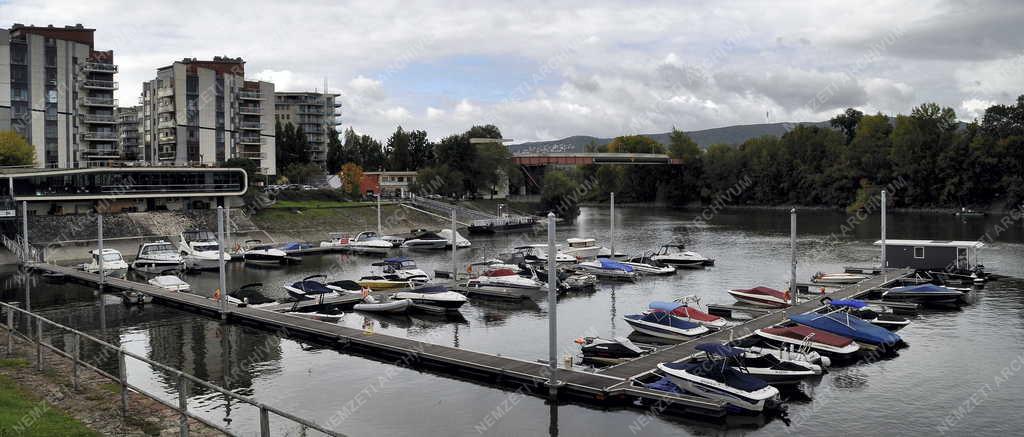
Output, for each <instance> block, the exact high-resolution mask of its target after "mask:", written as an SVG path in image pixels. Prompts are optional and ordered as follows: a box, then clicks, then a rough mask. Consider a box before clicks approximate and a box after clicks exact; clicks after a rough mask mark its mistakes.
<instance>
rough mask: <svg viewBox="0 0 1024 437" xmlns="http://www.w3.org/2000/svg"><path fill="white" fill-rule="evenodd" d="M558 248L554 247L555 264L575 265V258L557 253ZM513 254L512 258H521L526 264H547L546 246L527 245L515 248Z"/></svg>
mask: <svg viewBox="0 0 1024 437" xmlns="http://www.w3.org/2000/svg"><path fill="white" fill-rule="evenodd" d="M559 247H560V246H555V262H556V263H567V264H575V263H576V261H578V260H577V259H576V257H574V256H571V255H568V254H565V253H562V252H560V251H559ZM514 250H515V252H514V253H513V254H512V256H513V257H522V259H523V260H524V261H526V262H528V263H546V262H548V245H547V244H529V245H526V246H519V247H516V248H515V249H514Z"/></svg>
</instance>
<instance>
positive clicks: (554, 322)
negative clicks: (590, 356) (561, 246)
mask: <svg viewBox="0 0 1024 437" xmlns="http://www.w3.org/2000/svg"><path fill="white" fill-rule="evenodd" d="M556 255H557V251H556V250H555V213H554V212H549V213H548V368H549V369H550V371H551V377H550V378H549V379H548V392H549V393H550V394H551V396H555V395H557V394H558V356H557V355H558V348H557V344H556V342H557V341H558V340H557V339H556V337H557V334H558V299H557V297H558V296H557V290H558V274H557V273H556V272H555V269H556V262H555V256H556Z"/></svg>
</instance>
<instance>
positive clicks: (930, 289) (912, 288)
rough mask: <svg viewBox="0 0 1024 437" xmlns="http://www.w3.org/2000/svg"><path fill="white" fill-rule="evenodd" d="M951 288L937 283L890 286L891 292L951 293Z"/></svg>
mask: <svg viewBox="0 0 1024 437" xmlns="http://www.w3.org/2000/svg"><path fill="white" fill-rule="evenodd" d="M950 291H952V290H950V289H948V288H946V287H943V286H941V285H935V284H918V285H908V286H906V287H896V288H890V289H889V293H892V294H899V293H949V292H950Z"/></svg>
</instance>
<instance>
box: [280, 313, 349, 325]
mask: <svg viewBox="0 0 1024 437" xmlns="http://www.w3.org/2000/svg"><path fill="white" fill-rule="evenodd" d="M285 314H290V315H293V316H297V317H302V318H304V319H310V320H316V321H318V322H324V323H338V321H339V320H341V317H342V316H343V315H344V314H342V313H321V312H315V311H314V312H305V311H285Z"/></svg>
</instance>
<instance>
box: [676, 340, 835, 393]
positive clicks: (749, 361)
mask: <svg viewBox="0 0 1024 437" xmlns="http://www.w3.org/2000/svg"><path fill="white" fill-rule="evenodd" d="M695 348H696V349H697V350H699V351H701V352H703V353H698V354H695V355H693V356H691V357H689V358H687V359H686V360H685V361H686V362H689V363H708V362H712V361H715V360H718V359H720V358H725V359H727V361H729V365H731V366H733V367H736V368H737V369H738V370H740V371H742V372H744V373H746V374H749V375H752V376H756V377H758V378H760V379H762V380H764V381H765V382H767V383H769V384H774V385H788V384H796V383H799V382H800V381H801V380H803V379H804V378H809V377H812V376H816V375H821V374H822V372H824V370H823V369H822V367H821V366H820V365H818V364H814V363H811V362H809V361H807V359H806V358H805V357H803V356H800V355H797V354H792V355H790V356H784V355H783V354H780V353H772V352H769V351H767V350H764V349H748V348H738V347H733V346H730V345H728V344H718V343H703V344H699V345H697V346H696V347H695Z"/></svg>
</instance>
